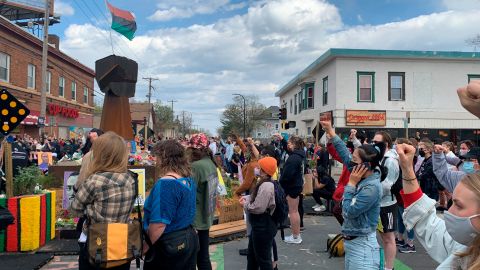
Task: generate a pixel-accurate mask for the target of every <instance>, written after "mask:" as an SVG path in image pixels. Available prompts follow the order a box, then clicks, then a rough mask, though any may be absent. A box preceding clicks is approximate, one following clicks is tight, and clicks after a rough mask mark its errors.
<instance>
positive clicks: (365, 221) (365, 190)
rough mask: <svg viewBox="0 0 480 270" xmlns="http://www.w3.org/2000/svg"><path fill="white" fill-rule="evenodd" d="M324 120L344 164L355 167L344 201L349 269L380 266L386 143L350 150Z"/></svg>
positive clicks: (346, 188) (327, 132)
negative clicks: (382, 163) (379, 233)
mask: <svg viewBox="0 0 480 270" xmlns="http://www.w3.org/2000/svg"><path fill="white" fill-rule="evenodd" d="M320 124H321V125H322V128H323V129H324V130H325V132H326V134H327V137H329V138H330V139H331V140H332V142H333V145H334V147H335V149H336V150H337V152H338V154H339V155H340V157H341V159H342V161H343V164H348V169H349V170H350V171H351V174H350V178H349V181H348V184H347V185H346V186H345V192H344V194H343V201H342V210H343V217H344V222H343V225H342V234H343V238H344V247H345V269H346V270H351V269H355V270H364V269H365V270H367V269H368V270H370V269H379V267H380V248H379V246H378V242H377V236H376V229H377V224H378V218H379V216H380V201H381V198H382V193H383V190H382V185H381V183H380V177H381V171H382V168H381V166H380V161H381V160H382V158H383V153H384V152H385V144H384V143H378V144H376V145H362V146H360V147H358V148H356V149H355V150H354V151H353V154H350V152H349V151H348V149H347V147H346V145H345V143H344V142H343V141H342V139H340V137H338V136H337V135H336V134H335V131H334V130H333V128H332V125H331V123H330V122H328V121H321V122H320Z"/></svg>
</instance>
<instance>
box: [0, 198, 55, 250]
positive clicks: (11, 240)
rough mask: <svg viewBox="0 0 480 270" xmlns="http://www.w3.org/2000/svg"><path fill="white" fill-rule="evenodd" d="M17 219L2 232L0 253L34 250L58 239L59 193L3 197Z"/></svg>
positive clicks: (6, 205)
mask: <svg viewBox="0 0 480 270" xmlns="http://www.w3.org/2000/svg"><path fill="white" fill-rule="evenodd" d="M0 205H2V206H5V207H6V208H8V210H9V211H10V213H12V215H13V216H14V218H15V222H14V223H13V224H11V225H9V226H8V227H7V229H6V230H4V231H2V232H0V252H5V251H6V252H18V251H32V250H36V249H38V248H39V247H42V246H44V245H45V243H46V242H48V241H50V240H52V239H53V238H55V221H56V213H55V208H56V192H55V191H50V192H48V193H46V194H39V195H30V196H20V197H13V198H10V199H0Z"/></svg>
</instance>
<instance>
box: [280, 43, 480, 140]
mask: <svg viewBox="0 0 480 270" xmlns="http://www.w3.org/2000/svg"><path fill="white" fill-rule="evenodd" d="M474 79H480V54H478V53H473V52H435V51H396V50H360V49H330V50H328V51H327V52H326V53H325V54H323V55H322V56H320V57H319V58H318V59H317V60H315V62H313V63H312V64H311V65H309V66H308V67H307V68H305V69H304V70H303V71H302V72H301V73H300V74H298V75H297V76H295V78H293V79H292V80H291V81H290V82H288V83H287V84H286V85H285V86H283V87H282V88H281V89H280V90H279V91H277V92H276V93H275V96H277V97H279V98H280V104H281V106H282V107H286V108H287V115H288V121H296V128H294V129H289V130H288V131H286V132H288V133H290V134H297V135H299V136H308V135H309V134H311V130H313V128H314V127H315V125H316V121H318V120H319V118H320V114H321V113H323V114H322V116H323V117H325V116H326V115H327V114H330V113H331V115H332V116H333V121H334V125H335V127H336V130H337V133H341V134H342V135H343V136H346V135H347V134H348V133H349V131H350V129H351V128H357V129H359V128H360V129H365V131H366V132H367V133H368V135H369V136H368V137H370V138H372V137H373V134H374V132H375V131H376V130H387V131H389V132H390V133H391V134H392V136H393V137H404V136H405V135H406V132H408V135H409V137H413V136H414V135H415V134H416V132H420V134H421V135H420V137H429V138H431V139H441V140H450V141H454V142H458V141H460V140H464V139H471V140H474V141H475V142H478V140H479V139H480V138H478V137H479V135H480V121H479V120H478V119H477V118H475V117H474V116H472V115H471V114H470V113H468V112H467V111H466V110H465V109H464V108H463V107H462V106H461V104H460V102H459V99H458V96H457V93H456V89H457V88H459V87H460V86H464V85H466V84H467V83H468V82H469V81H470V80H474ZM347 115H348V116H347Z"/></svg>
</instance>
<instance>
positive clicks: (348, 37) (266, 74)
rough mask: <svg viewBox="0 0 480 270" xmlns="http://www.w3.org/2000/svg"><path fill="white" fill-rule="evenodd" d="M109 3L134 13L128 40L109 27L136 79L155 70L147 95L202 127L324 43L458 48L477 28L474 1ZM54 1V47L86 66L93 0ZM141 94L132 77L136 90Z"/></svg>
mask: <svg viewBox="0 0 480 270" xmlns="http://www.w3.org/2000/svg"><path fill="white" fill-rule="evenodd" d="M110 3H111V4H113V5H115V6H117V7H119V8H123V9H127V10H130V11H132V12H134V13H135V15H136V18H137V26H138V31H137V34H136V38H135V39H134V40H133V41H128V40H127V39H125V38H123V37H121V36H120V35H118V34H116V33H112V36H113V41H114V44H115V45H114V46H115V53H116V54H120V55H125V56H127V57H130V58H132V59H134V60H136V61H137V62H138V63H139V67H140V70H139V77H140V78H141V77H146V76H152V77H157V78H159V79H160V81H158V82H156V83H155V84H154V85H155V87H156V89H158V90H157V91H155V93H154V95H153V97H154V99H158V100H160V101H161V102H164V103H165V102H166V101H167V100H171V99H175V100H178V101H179V102H178V103H176V104H175V111H176V113H179V112H180V111H181V110H185V111H189V112H191V113H192V114H193V120H194V122H195V123H194V124H196V125H199V126H201V127H203V128H207V129H209V130H210V131H211V132H212V133H215V132H216V128H217V127H218V126H219V125H220V122H219V117H220V115H221V112H222V109H223V108H224V107H225V105H226V104H228V103H229V102H231V101H232V95H231V94H232V93H242V94H246V95H257V96H258V97H259V99H260V101H261V102H262V103H264V104H265V105H267V106H268V105H277V103H278V99H277V98H275V97H274V93H275V91H276V90H278V89H279V88H280V87H281V86H282V85H283V84H284V83H286V82H287V81H289V80H290V79H291V78H292V77H293V76H295V75H296V74H298V73H299V72H300V71H301V70H302V69H303V68H305V67H306V66H307V65H308V64H310V63H311V62H313V61H314V60H315V59H316V58H317V57H319V56H320V55H321V54H322V53H323V52H325V50H327V49H328V48H331V47H346V48H375V49H410V50H457V51H466V50H471V48H468V46H467V45H466V44H465V42H464V40H465V39H467V38H469V37H472V36H474V35H476V34H478V33H479V32H480V31H479V29H478V27H477V26H478V25H480V16H478V15H480V9H479V8H480V0H376V1H375V0H330V1H326V0H267V1H266V0H248V1H241V0H136V1H133V0H111V1H110ZM56 7H57V8H56V12H57V13H61V14H62V23H61V24H57V25H55V26H53V27H52V28H51V30H50V32H52V33H55V34H58V35H59V36H60V37H61V45H60V48H61V49H62V50H63V51H65V52H66V53H68V54H69V55H71V56H73V57H74V58H76V59H78V60H80V61H81V62H83V63H85V64H86V65H88V66H90V67H93V66H94V61H95V60H96V59H99V58H102V57H104V56H107V55H109V54H111V49H110V44H109V35H110V32H109V22H108V20H107V19H109V18H110V15H109V13H108V12H107V11H106V7H105V4H104V1H103V0H56ZM452 22H455V23H452ZM432 29H433V30H434V31H432ZM436 30H438V31H436ZM366 37H368V38H366ZM352 40H355V42H352ZM352 46H355V47H352ZM92 48H94V49H92ZM145 94H146V82H143V81H139V83H138V87H137V95H136V98H137V99H140V100H141V99H145ZM99 102H101V101H100V100H99Z"/></svg>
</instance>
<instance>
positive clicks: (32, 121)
mask: <svg viewBox="0 0 480 270" xmlns="http://www.w3.org/2000/svg"><path fill="white" fill-rule="evenodd" d="M39 116H40V112H37V111H30V114H29V115H28V116H27V117H26V118H25V119H24V120H23V121H22V122H20V123H21V124H22V125H29V126H33V125H37V123H38V117H39ZM48 118H49V117H46V119H45V126H47V127H48V126H49V124H50V121H49V119H48Z"/></svg>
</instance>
